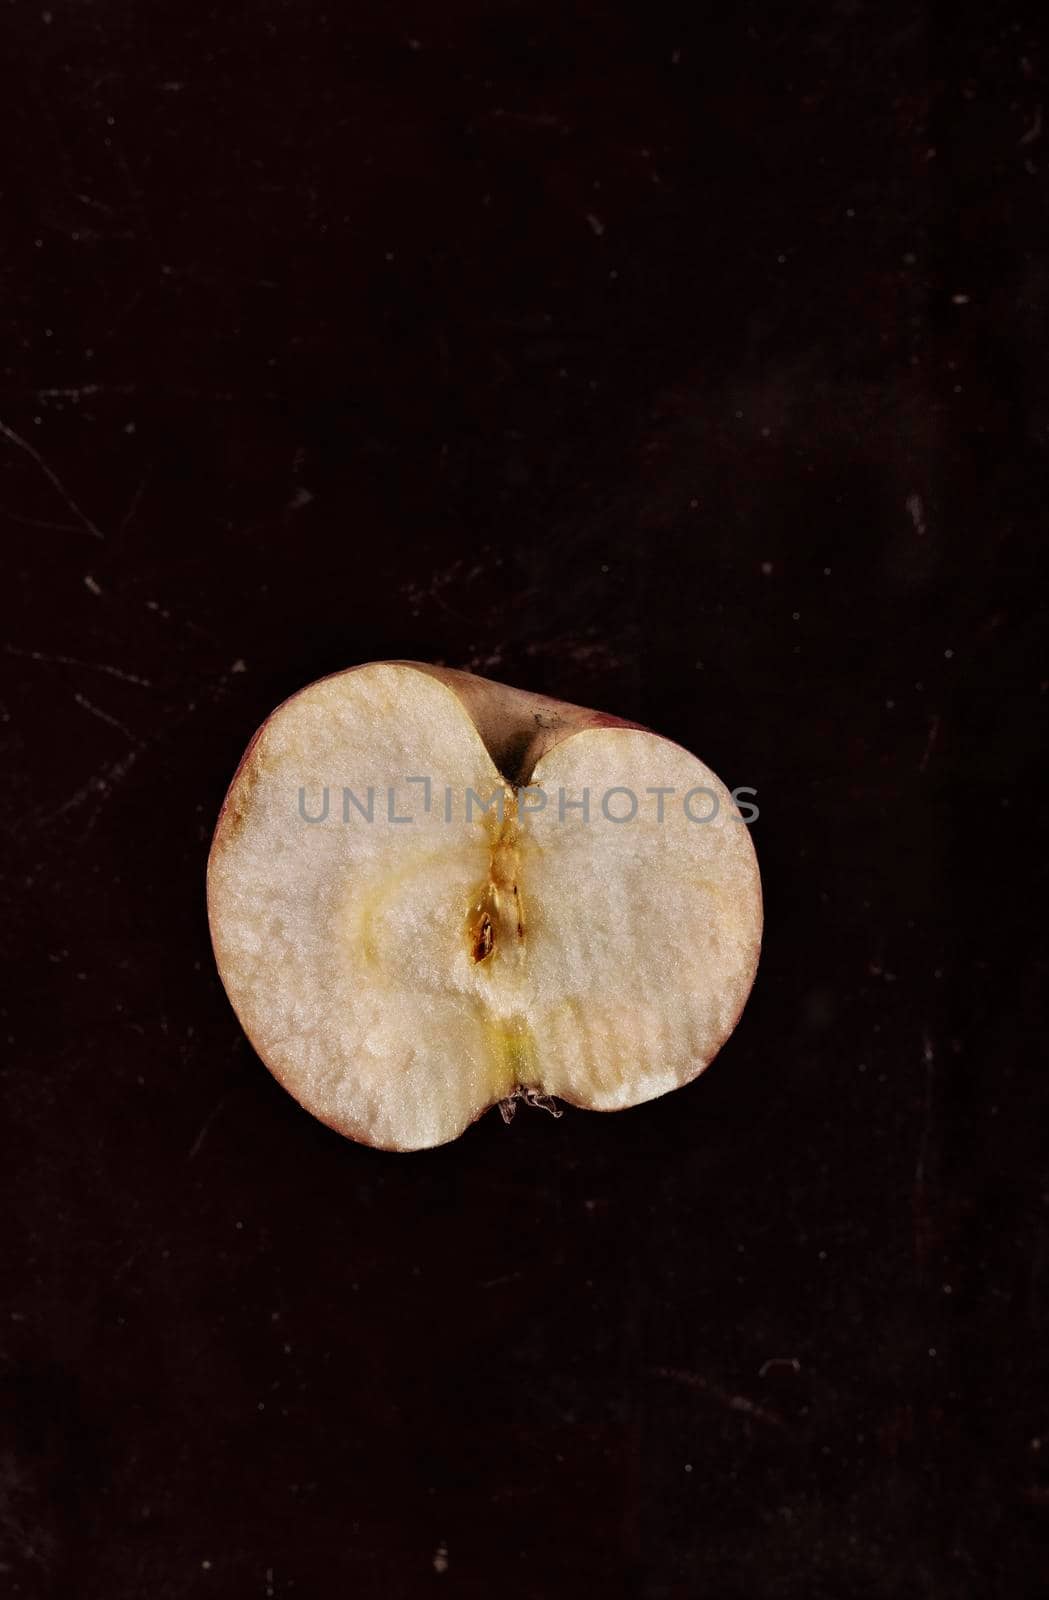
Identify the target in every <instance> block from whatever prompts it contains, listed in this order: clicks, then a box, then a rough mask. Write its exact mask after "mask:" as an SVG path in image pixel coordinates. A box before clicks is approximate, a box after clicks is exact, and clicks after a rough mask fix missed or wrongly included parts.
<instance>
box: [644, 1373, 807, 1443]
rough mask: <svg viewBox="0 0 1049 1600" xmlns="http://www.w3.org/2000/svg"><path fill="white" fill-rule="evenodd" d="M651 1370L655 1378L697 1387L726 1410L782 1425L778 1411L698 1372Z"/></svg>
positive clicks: (771, 1423) (768, 1423) (770, 1425)
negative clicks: (702, 1376) (713, 1381)
mask: <svg viewBox="0 0 1049 1600" xmlns="http://www.w3.org/2000/svg"><path fill="white" fill-rule="evenodd" d="M652 1372H653V1376H655V1377H657V1378H668V1379H670V1381H671V1382H672V1383H683V1384H684V1385H685V1387H686V1388H688V1389H698V1390H699V1392H700V1393H701V1394H708V1395H709V1396H710V1398H711V1399H712V1400H716V1401H717V1402H718V1403H719V1405H723V1406H725V1407H726V1409H727V1410H729V1411H738V1412H740V1413H741V1414H742V1415H743V1416H745V1417H750V1418H752V1420H753V1421H755V1422H763V1423H765V1424H766V1426H767V1427H770V1428H782V1427H783V1418H782V1417H781V1416H780V1414H779V1412H778V1411H773V1410H771V1409H770V1408H769V1407H768V1406H759V1405H758V1404H757V1402H756V1401H754V1400H748V1399H747V1397H746V1395H742V1394H730V1393H729V1391H728V1390H727V1389H722V1388H721V1386H720V1385H719V1384H716V1383H711V1382H709V1380H708V1379H706V1378H701V1377H700V1375H699V1373H698V1372H685V1371H683V1370H682V1369H681V1368H680V1367H653V1369H652Z"/></svg>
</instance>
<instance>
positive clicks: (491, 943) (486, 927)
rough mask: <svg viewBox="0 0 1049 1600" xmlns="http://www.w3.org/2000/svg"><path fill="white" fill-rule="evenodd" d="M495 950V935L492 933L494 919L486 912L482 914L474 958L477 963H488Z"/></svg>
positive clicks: (476, 936) (475, 939)
mask: <svg viewBox="0 0 1049 1600" xmlns="http://www.w3.org/2000/svg"><path fill="white" fill-rule="evenodd" d="M494 948H495V935H494V933H493V932H492V919H491V917H490V916H489V915H488V912H487V911H485V912H483V913H482V916H481V921H480V923H479V924H478V928H477V932H476V934H475V936H474V947H473V958H474V960H475V961H487V960H488V957H489V956H490V955H491V953H492V951H493V949H494Z"/></svg>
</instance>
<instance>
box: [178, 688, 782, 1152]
mask: <svg viewBox="0 0 1049 1600" xmlns="http://www.w3.org/2000/svg"><path fill="white" fill-rule="evenodd" d="M409 780H415V781H409ZM657 790H662V791H664V792H663V793H662V794H658V793H656V792H655V791H657ZM485 807H487V809H484V808H485ZM712 812H714V813H715V814H714V815H710V814H711V813H712ZM707 816H709V818H710V820H706V821H704V820H701V819H702V818H704V817H707ZM208 914H209V921H210V925H211V934H212V941H213V944H214V949H215V956H216V961H217V963H218V968H219V972H220V975H221V977H222V981H223V983H224V985H225V987H226V991H227V993H228V995H229V998H230V1000H231V1002H232V1004H233V1007H234V1009H235V1011H236V1012H237V1015H238V1017H239V1019H240V1021H241V1023H242V1025H243V1027H244V1030H245V1032H246V1033H247V1035H248V1037H249V1039H250V1040H251V1042H252V1044H253V1045H254V1046H255V1048H256V1050H257V1051H258V1053H259V1055H260V1056H261V1057H262V1059H263V1060H264V1061H265V1062H266V1064H267V1065H268V1067H269V1068H270V1070H271V1071H272V1072H273V1073H274V1075H275V1076H276V1077H277V1078H278V1079H279V1080H280V1082H281V1083H282V1084H284V1086H285V1087H286V1088H287V1089H288V1090H290V1092H291V1093H292V1094H293V1095H295V1097H296V1098H297V1099H298V1100H299V1101H300V1102H301V1103H302V1104H303V1105H304V1106H305V1107H306V1108H307V1109H308V1110H309V1111H311V1112H313V1114H314V1115H315V1116H317V1117H319V1118H321V1119H322V1120H323V1121H324V1122H327V1123H330V1124H331V1125H332V1126H333V1127H335V1128H337V1129H338V1130H339V1131H340V1132H342V1133H345V1134H347V1135H348V1136H349V1137H351V1138H354V1139H358V1140H360V1141H362V1142H364V1143H368V1144H373V1145H377V1146H380V1147H383V1148H387V1149H395V1150H416V1149H423V1148H427V1147H429V1146H433V1145H438V1144H443V1143H445V1142H447V1141H448V1140H450V1139H454V1138H455V1137H456V1136H457V1135H458V1134H459V1133H461V1132H462V1131H463V1129H464V1128H465V1127H466V1126H467V1125H468V1124H469V1123H470V1122H472V1121H473V1120H474V1119H475V1118H476V1117H477V1116H479V1115H480V1113H481V1112H483V1111H484V1110H485V1109H486V1108H488V1107H489V1106H491V1105H493V1104H496V1103H498V1102H506V1101H512V1100H513V1099H514V1098H515V1097H517V1096H521V1095H529V1096H557V1097H559V1098H561V1099H564V1100H567V1101H570V1102H572V1103H573V1104H576V1105H580V1106H585V1107H589V1108H591V1109H594V1110H606V1111H607V1110H614V1109H618V1108H622V1107H626V1106H631V1105H636V1104H638V1103H640V1102H641V1101H644V1100H649V1099H652V1098H654V1097H655V1096H657V1095H661V1094H664V1093H666V1092H667V1091H668V1090H671V1089H676V1088H679V1087H680V1086H682V1085H683V1084H685V1083H688V1082H689V1081H690V1080H691V1079H692V1078H694V1077H695V1076H696V1075H697V1074H698V1073H699V1072H701V1071H702V1070H703V1068H704V1067H705V1066H706V1065H707V1064H708V1062H709V1061H710V1060H711V1059H712V1057H713V1056H714V1055H715V1054H716V1052H717V1051H718V1049H719V1048H720V1047H721V1045H722V1044H723V1043H724V1041H725V1039H726V1038H727V1037H728V1035H729V1034H730V1033H731V1032H732V1029H733V1027H734V1026H735V1023H736V1021H737V1019H738V1017H739V1014H740V1012H741V1010H742V1008H743V1005H744V1003H745V1001H746V998H747V994H748V992H749V990H750V986H751V983H752V982H753V977H754V971H755V968H756V965H757V958H758V952H759V947H760V940H761V920H762V912H761V889H760V881H759V877H758V869H757V863H756V859H755V856H754V849H753V845H752V844H751V840H750V837H749V832H748V829H747V827H746V825H745V824H744V823H743V822H742V820H741V819H740V817H739V815H738V813H737V812H736V809H735V806H734V804H733V802H732V799H731V797H730V796H729V794H728V792H727V791H726V789H725V788H724V786H723V785H722V784H721V783H720V781H719V780H718V779H717V778H716V777H715V776H714V774H713V773H712V772H711V771H710V770H709V768H707V767H705V766H704V765H703V763H702V762H700V761H698V760H697V759H696V758H695V757H694V756H691V755H689V754H688V752H687V751H685V750H683V749H682V748H681V747H680V746H678V745H675V744H672V743H671V742H669V741H668V740H665V739H661V738H659V737H658V736H657V735H655V734H653V733H649V732H647V731H645V730H643V729H640V728H637V727H634V726H632V725H630V724H627V723H621V722H618V721H617V720H616V719H614V718H610V717H607V716H604V715H602V714H601V713H597V712H589V711H584V710H581V709H580V708H578V707H574V706H565V705H561V704H560V703H558V702H556V701H552V700H549V699H545V698H543V697H540V696H535V695H530V694H526V693H524V692H523V691H519V690H515V689H510V688H506V687H504V686H503V685H501V684H494V683H490V682H489V681H488V680H485V679H481V678H476V677H473V676H471V675H470V674H466V673H456V672H452V671H450V670H446V669H441V668H436V667H427V666H424V665H422V664H414V663H406V662H379V663H372V664H369V665H367V666H363V667H356V668H351V669H350V670H349V671H347V672H343V673H338V674H336V675H335V676H334V677H330V678H324V679H321V680H320V681H319V682H317V683H314V684H311V685H310V686H309V687H308V688H306V689H304V690H302V691H301V692H300V693H299V694H297V695H295V696H293V697H292V698H291V699H290V700H288V701H286V702H285V703H284V704H283V705H282V706H280V707H279V708H278V709H277V710H276V711H275V712H274V713H273V715H272V716H271V717H270V719H269V720H268V722H266V723H265V724H264V725H263V727H262V728H261V729H260V730H259V732H258V734H257V735H256V736H255V739H254V740H253V741H252V743H251V745H249V747H248V750H247V753H246V754H245V757H244V759H243V761H242V763H241V766H240V768H239V770H238V772H237V775H236V777H235V778H234V780H233V783H232V785H231V787H230V790H229V793H228V795H227V797H226V801H225V804H224V806H223V809H222V812H221V814H220V817H219V821H218V825H217V827H216V831H215V837H214V841H213V843H212V849H211V855H210V858H209V862H208Z"/></svg>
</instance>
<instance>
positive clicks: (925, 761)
mask: <svg viewBox="0 0 1049 1600" xmlns="http://www.w3.org/2000/svg"><path fill="white" fill-rule="evenodd" d="M939 734H940V719H939V717H938V716H937V715H935V714H934V715H933V716H932V717H930V719H929V737H928V738H927V739H926V741H925V749H924V750H923V751H922V758H921V760H920V761H919V763H918V771H919V772H924V771H925V769H926V767H927V766H928V765H929V758H930V756H931V755H932V753H933V750H934V749H935V747H936V740H937V739H938V738H939Z"/></svg>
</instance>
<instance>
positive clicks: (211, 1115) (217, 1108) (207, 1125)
mask: <svg viewBox="0 0 1049 1600" xmlns="http://www.w3.org/2000/svg"><path fill="white" fill-rule="evenodd" d="M232 1093H233V1090H232V1089H227V1090H226V1092H225V1094H223V1095H220V1096H219V1098H218V1100H217V1101H216V1103H215V1105H213V1106H212V1108H211V1110H210V1111H209V1112H208V1114H207V1116H206V1117H205V1118H204V1122H203V1125H202V1127H201V1130H200V1132H199V1133H198V1134H197V1137H196V1138H195V1139H194V1141H193V1143H192V1144H191V1145H190V1147H189V1154H188V1155H187V1157H186V1160H187V1161H193V1160H194V1159H195V1158H196V1156H197V1154H198V1153H199V1151H200V1147H201V1145H202V1144H203V1143H204V1140H205V1139H206V1138H207V1136H208V1134H209V1133H210V1131H211V1127H212V1124H213V1123H214V1122H215V1121H216V1120H217V1118H218V1115H219V1113H220V1112H221V1110H222V1108H223V1107H224V1106H225V1104H226V1102H227V1101H228V1099H229V1097H230V1095H231V1094H232Z"/></svg>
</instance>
